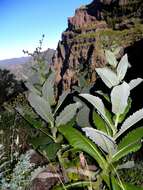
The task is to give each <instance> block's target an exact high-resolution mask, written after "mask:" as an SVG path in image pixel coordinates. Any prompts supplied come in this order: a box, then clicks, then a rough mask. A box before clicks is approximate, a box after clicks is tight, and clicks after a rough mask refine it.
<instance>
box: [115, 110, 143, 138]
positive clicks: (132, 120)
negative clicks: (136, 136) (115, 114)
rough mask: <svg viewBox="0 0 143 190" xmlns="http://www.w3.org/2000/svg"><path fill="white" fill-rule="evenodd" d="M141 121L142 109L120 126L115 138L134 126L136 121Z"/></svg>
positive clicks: (142, 117)
mask: <svg viewBox="0 0 143 190" xmlns="http://www.w3.org/2000/svg"><path fill="white" fill-rule="evenodd" d="M141 119H143V109H140V110H139V111H136V112H135V113H134V114H133V115H131V116H130V117H128V118H127V119H126V120H125V122H124V123H123V124H122V126H121V128H120V130H119V132H118V133H117V134H116V136H115V138H118V137H119V136H121V135H122V134H123V133H124V132H125V131H127V130H128V129H129V128H130V127H132V126H133V125H134V124H136V123H137V122H138V121H140V120H141Z"/></svg>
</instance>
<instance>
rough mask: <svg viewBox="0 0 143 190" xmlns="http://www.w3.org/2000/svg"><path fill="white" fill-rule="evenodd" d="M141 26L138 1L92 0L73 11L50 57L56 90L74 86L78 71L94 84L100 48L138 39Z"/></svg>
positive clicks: (142, 34)
mask: <svg viewBox="0 0 143 190" xmlns="http://www.w3.org/2000/svg"><path fill="white" fill-rule="evenodd" d="M142 23H143V1H142V0H136V1H132V0H94V1H92V2H91V3H90V4H89V5H86V6H84V5H83V6H81V7H80V8H78V9H76V10H75V15H74V16H73V17H69V18H68V27H67V29H66V30H65V31H64V32H63V33H62V39H61V41H59V43H58V47H57V51H56V53H55V55H54V57H53V66H54V68H55V71H56V73H57V75H56V84H57V86H58V88H60V89H61V91H62V90H66V89H70V88H71V87H72V86H73V85H75V84H78V77H77V76H78V74H79V72H80V70H81V68H82V70H84V69H85V70H86V71H87V72H88V76H87V79H88V81H89V82H93V83H94V82H95V80H96V73H95V68H97V67H103V66H104V65H105V64H106V61H105V55H104V49H111V47H114V46H117V47H118V46H120V47H122V48H123V49H124V48H126V47H129V46H131V45H132V44H134V43H135V42H136V41H139V40H140V39H142V38H143V24H142ZM121 55H122V54H121ZM121 55H119V58H120V56H121Z"/></svg>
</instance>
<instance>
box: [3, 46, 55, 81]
mask: <svg viewBox="0 0 143 190" xmlns="http://www.w3.org/2000/svg"><path fill="white" fill-rule="evenodd" d="M54 52H55V50H53V49H48V50H46V51H44V52H42V54H43V55H44V58H45V60H46V62H47V64H51V62H52V57H53V55H54ZM31 61H32V57H30V56H29V57H28V56H27V57H20V58H12V59H5V60H0V69H7V70H10V72H12V73H13V74H14V75H15V76H16V78H17V79H19V80H20V79H22V78H23V75H25V74H26V72H28V70H29V67H30V66H31V63H30V62H31Z"/></svg>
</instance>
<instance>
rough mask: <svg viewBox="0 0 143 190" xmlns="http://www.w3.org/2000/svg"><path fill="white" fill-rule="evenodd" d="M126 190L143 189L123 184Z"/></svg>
mask: <svg viewBox="0 0 143 190" xmlns="http://www.w3.org/2000/svg"><path fill="white" fill-rule="evenodd" d="M123 185H124V187H125V190H143V187H138V186H135V185H132V184H129V183H123Z"/></svg>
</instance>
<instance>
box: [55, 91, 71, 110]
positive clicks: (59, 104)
mask: <svg viewBox="0 0 143 190" xmlns="http://www.w3.org/2000/svg"><path fill="white" fill-rule="evenodd" d="M69 93H70V91H69V90H66V91H64V92H63V93H62V95H61V96H60V97H59V100H58V105H57V107H56V110H55V112H54V114H55V113H56V112H57V111H58V109H59V108H60V107H61V105H62V104H63V102H64V101H65V99H66V97H67V96H68V94H69Z"/></svg>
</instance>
